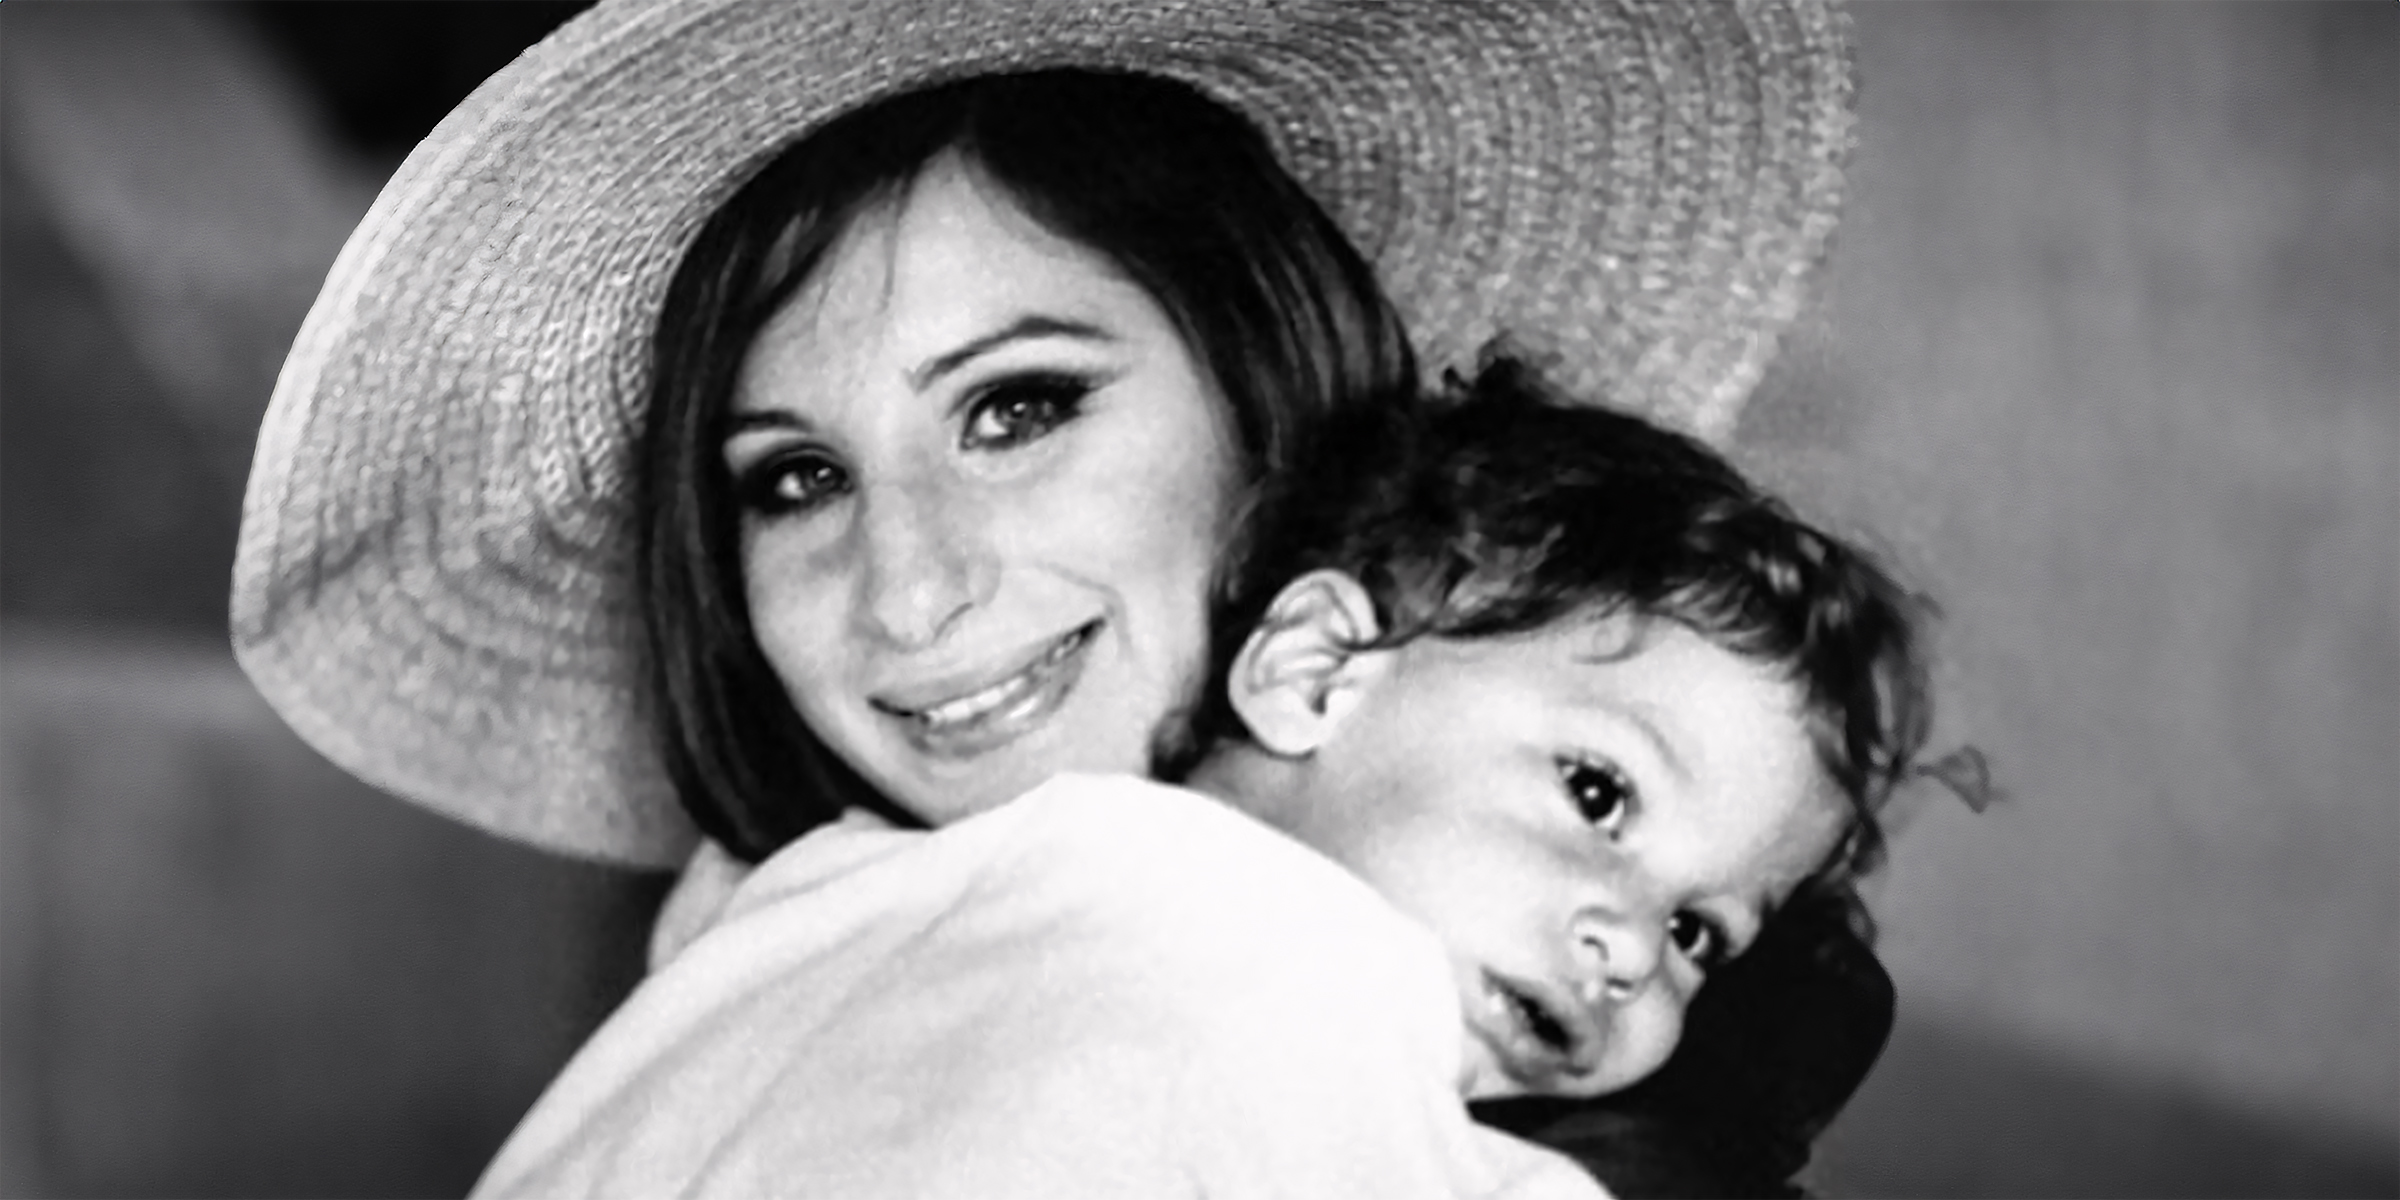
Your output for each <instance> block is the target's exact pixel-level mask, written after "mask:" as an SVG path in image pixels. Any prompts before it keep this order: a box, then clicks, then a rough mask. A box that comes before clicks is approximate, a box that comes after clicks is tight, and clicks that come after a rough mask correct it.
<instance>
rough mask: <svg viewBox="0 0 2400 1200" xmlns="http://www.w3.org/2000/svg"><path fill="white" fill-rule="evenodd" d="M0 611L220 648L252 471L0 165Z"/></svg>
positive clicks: (10, 170)
mask: <svg viewBox="0 0 2400 1200" xmlns="http://www.w3.org/2000/svg"><path fill="white" fill-rule="evenodd" d="M0 262H5V263H6V264H7V271H8V274H7V286H6V287H0V615H4V616H5V617H6V618H8V619H11V620H25V619H33V620H53V621H62V622H74V623H79V624H89V623H108V624H133V625H142V626H148V627H153V628H162V629H177V630H185V631H189V632H191V633H193V634H195V635H198V636H209V637H214V638H216V639H218V640H219V641H222V640H223V638H224V636H225V634H224V630H225V590H226V587H227V580H228V579H229V578H230V576H231V575H232V571H233V535H234V528H235V526H236V525H237V524H238V523H239V521H240V519H241V504H242V471H243V469H244V468H246V467H247V466H248V464H247V462H246V461H244V460H243V459H242V458H241V457H240V456H239V455H238V454H236V453H233V452H232V448H230V447H217V448H212V444H211V441H210V439H209V437H208V436H207V434H206V432H205V431H203V430H201V429H199V428H196V427H195V425H194V423H193V422H192V421H191V420H190V419H189V418H188V417H187V416H186V414H185V412H184V411H183V410H182V409H180V408H179V407H178V406H177V405H175V404H174V403H173V402H172V401H170V400H169V399H168V397H167V395H166V393H165V390H164V388H163V387H162V385H161V384H160V383H159V382H158V381H157V380H156V379H155V378H154V377H153V376H152V375H151V374H150V373H149V372H147V371H145V370H143V368H142V364H141V361H140V358H139V356H138V355H137V354H136V353H135V352H134V350H133V347H132V344H131V343H130V341H129V340H128V339H127V337H126V335H125V331H124V330H123V329H122V328H121V326H120V325H119V323H118V320H117V317H116V314H115V313H114V312H113V311H112V310H111V308H110V306H109V305H108V303H107V302H106V300H105V298H104V297H103V295H102V294H101V291H100V288H99V286H98V285H97V283H96V282H95V281H94V280H93V278H92V275H91V272H90V271H89V270H88V269H86V268H85V267H84V266H83V264H82V263H80V262H78V261H76V259H75V258H74V256H73V255H72V254H71V253H70V252H69V250H68V249H67V247H66V246H65V245H64V244H63V243H62V242H61V241H60V239H59V236H58V233H57V230H56V229H55V227H54V226H53V225H52V224H51V223H50V222H49V221H48V220H47V219H46V218H45V217H44V215H43V214H42V211H41V206H40V205H39V204H37V203H33V202H32V198H31V197H30V196H28V195H27V194H26V187H25V183H24V180H23V178H22V177H21V176H20V174H19V173H18V171H17V170H16V167H15V163H14V161H13V159H10V160H8V161H6V163H5V165H4V166H0Z"/></svg>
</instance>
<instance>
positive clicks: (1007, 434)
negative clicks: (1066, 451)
mask: <svg viewBox="0 0 2400 1200" xmlns="http://www.w3.org/2000/svg"><path fill="white" fill-rule="evenodd" d="M1091 391H1092V387H1091V384H1089V383H1088V382H1086V381H1084V380H1082V379H1077V378H1075V377H1074V376H1071V375H1020V376H1015V377H1012V378H1009V379H1003V380H1001V381H1000V382H998V383H996V384H993V385H992V386H990V387H988V388H985V389H984V391H983V394H982V395H980V396H977V397H976V398H975V402H974V404H973V405H972V406H971V407H969V408H968V410H967V428H966V431H965V432H964V433H963V434H961V435H960V437H959V441H960V442H961V444H963V445H964V446H965V447H966V448H967V449H969V450H1007V449H1010V448H1013V447H1016V446H1022V445H1024V444H1026V443H1028V442H1032V441H1037V440H1039V439H1041V438H1043V437H1045V436H1047V435H1048V434H1050V433H1051V431H1053V430H1055V429H1057V428H1058V427H1059V426H1061V425H1064V424H1066V423H1067V422H1069V421H1072V420H1074V419H1075V418H1076V417H1077V416H1078V415H1080V414H1081V413H1082V411H1083V398H1084V397H1085V396H1088V395H1090V394H1091Z"/></svg>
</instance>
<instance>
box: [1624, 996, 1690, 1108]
mask: <svg viewBox="0 0 2400 1200" xmlns="http://www.w3.org/2000/svg"><path fill="white" fill-rule="evenodd" d="M1683 1008H1684V997H1683V996H1682V995H1681V994H1680V993H1679V992H1677V991H1676V990H1674V989H1668V988H1654V989H1652V990H1651V991H1650V992H1649V993H1648V994H1646V995H1644V996H1643V997H1642V998H1640V999H1638V1000H1636V1001H1634V1002H1633V1003H1631V1004H1628V1005H1625V1006H1624V1007H1621V1008H1619V1009H1618V1010H1617V1021H1616V1031H1615V1032H1616V1040H1615V1041H1614V1042H1613V1043H1612V1045H1611V1047H1610V1053H1609V1061H1608V1063H1607V1066H1606V1074H1607V1075H1608V1076H1609V1080H1610V1084H1609V1089H1608V1090H1610V1091H1612V1092H1613V1091H1618V1090H1621V1089H1624V1088H1628V1087H1631V1086H1633V1085H1634V1084H1637V1083H1640V1082H1641V1081H1642V1080H1644V1079H1647V1078H1649V1077H1650V1076H1652V1075H1654V1074H1657V1073H1658V1069H1659V1068H1660V1067H1663V1066H1665V1065H1666V1063H1667V1058H1668V1056H1670V1055H1672V1054H1674V1053H1675V1044H1676V1043H1677V1042H1678V1041H1681V1040H1682V1038H1683Z"/></svg>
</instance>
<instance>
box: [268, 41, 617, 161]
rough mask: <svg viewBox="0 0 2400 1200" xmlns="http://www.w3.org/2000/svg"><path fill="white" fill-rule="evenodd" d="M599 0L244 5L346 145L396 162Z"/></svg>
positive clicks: (382, 159)
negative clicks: (523, 54)
mask: <svg viewBox="0 0 2400 1200" xmlns="http://www.w3.org/2000/svg"><path fill="white" fill-rule="evenodd" d="M589 7H591V4H590V0H505V2H500V0H480V2H461V0H348V2H346V3H341V4H327V3H323V2H322V0H245V2H244V3H241V4H240V5H238V9H239V11H240V12H241V14H242V15H243V16H244V17H245V18H247V19H248V20H250V21H251V22H253V23H254V24H256V25H257V27H258V28H259V29H260V30H261V31H262V32H264V33H265V34H266V36H267V39H268V41H269V42H270V43H271V44H272V45H273V46H275V48H276V49H277V50H279V51H281V52H282V54H283V56H284V58H285V59H286V60H287V61H289V62H290V64H291V65H292V67H293V69H294V70H295V71H296V72H297V73H298V75H299V77H300V78H301V80H302V81H303V82H304V83H305V84H306V85H307V86H308V87H309V89H310V90H311V91H312V92H314V93H315V94H316V96H317V97H318V99H319V100H320V101H321V102H322V103H323V104H324V109H325V113H326V115H327V116H328V117H330V118H331V119H332V121H333V123H334V125H335V127H336V128H337V129H338V130H339V132H340V133H341V135H342V136H343V138H344V139H345V140H346V141H348V142H349V143H350V144H351V145H352V146H353V147H354V148H356V149H357V150H358V151H360V152H361V153H363V154H366V155H369V156H371V157H373V158H375V159H377V160H380V161H384V162H386V163H387V165H388V164H396V163H397V162H399V160H400V158H401V157H402V156H404V155H406V154H407V153H408V151H409V149H410V148H411V147H413V146H415V145H416V144H417V141H418V139H420V138H422V137H424V136H425V134H426V132H427V131H429V130H431V129H432V128H433V126H434V124H435V123H436V122H438V121H440V120H441V119H442V117H443V116H445V115H446V114H448V113H449V111H450V110H451V108H453V107H454V106H456V105H457V104H458V102H459V101H460V100H462V99H465V98H466V95H467V93H468V92H471V91H473V90H474V89H475V85H477V84H479V83H482V82H483V81H484V79H485V78H487V77H489V76H490V75H491V73H492V72H494V71H497V70H499V69H500V68H502V67H504V66H507V65H508V63H509V61H510V60H512V59H514V58H515V57H516V56H517V54H518V53H519V52H520V51H522V50H524V49H525V47H527V46H530V45H532V44H533V43H534V42H537V41H539V40H541V38H542V37H543V35H545V34H547V33H549V32H550V31H551V30H553V29H556V28H557V27H558V26H559V25H560V23H562V22H564V21H565V20H566V19H567V18H569V17H572V16H574V15H575V14H576V13H579V12H581V11H583V10H584V9H586V8H589Z"/></svg>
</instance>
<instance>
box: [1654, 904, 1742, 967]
mask: <svg viewBox="0 0 2400 1200" xmlns="http://www.w3.org/2000/svg"><path fill="white" fill-rule="evenodd" d="M1667 937H1668V938H1669V940H1671V941H1673V942H1674V943H1675V949H1677V950H1678V951H1681V952H1682V954H1683V956H1684V957H1685V958H1688V959H1690V960H1692V962H1693V964H1694V965H1696V966H1698V967H1699V968H1700V969H1701V970H1703V971H1713V970H1715V969H1717V968H1718V967H1721V966H1724V965H1725V964H1726V963H1727V962H1729V961H1731V960H1732V958H1733V953H1732V951H1733V941H1732V939H1730V938H1728V937H1726V936H1725V929H1724V927H1723V926H1720V925H1718V924H1717V923H1716V922H1715V921H1712V920H1710V919H1708V918H1707V917H1704V916H1702V915H1700V914H1699V913H1696V912H1693V911H1691V910H1689V909H1685V910H1683V911H1681V912H1678V913H1676V914H1675V915H1674V916H1672V917H1669V918H1667Z"/></svg>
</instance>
